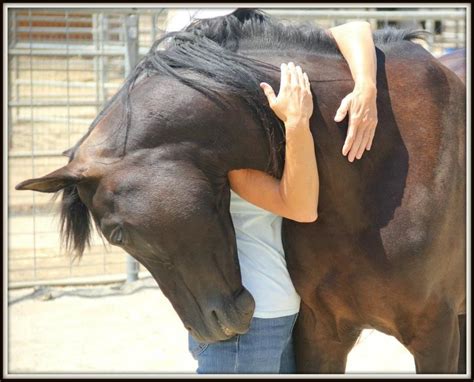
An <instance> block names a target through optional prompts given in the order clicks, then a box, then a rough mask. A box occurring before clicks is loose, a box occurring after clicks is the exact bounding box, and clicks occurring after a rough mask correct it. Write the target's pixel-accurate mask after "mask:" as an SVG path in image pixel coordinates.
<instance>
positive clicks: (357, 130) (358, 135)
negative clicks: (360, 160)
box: [347, 117, 365, 162]
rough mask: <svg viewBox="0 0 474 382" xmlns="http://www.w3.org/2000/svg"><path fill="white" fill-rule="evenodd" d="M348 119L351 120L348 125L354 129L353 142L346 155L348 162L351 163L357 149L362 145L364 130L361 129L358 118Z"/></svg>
mask: <svg viewBox="0 0 474 382" xmlns="http://www.w3.org/2000/svg"><path fill="white" fill-rule="evenodd" d="M349 118H351V119H352V121H351V122H350V124H352V125H353V129H354V141H353V143H352V145H351V148H350V150H349V153H348V154H347V158H348V159H349V162H353V161H354V159H355V157H356V154H357V152H358V151H359V147H360V145H361V144H362V138H363V137H364V133H365V130H363V129H361V127H360V120H359V119H358V118H352V117H349Z"/></svg>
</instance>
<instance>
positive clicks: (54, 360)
mask: <svg viewBox="0 0 474 382" xmlns="http://www.w3.org/2000/svg"><path fill="white" fill-rule="evenodd" d="M8 315H9V316H8V372H9V373H10V374H17V373H27V374H40V373H121V374H122V373H147V374H148V373H154V374H158V373H160V374H161V373H173V374H175V373H176V374H181V373H190V374H193V373H194V371H195V369H196V361H195V360H194V359H193V358H192V357H191V355H190V354H189V353H188V351H187V331H186V330H185V329H184V327H183V325H182V324H181V321H180V320H179V318H178V316H177V315H176V313H175V312H174V310H173V308H172V307H171V304H170V303H169V302H168V300H167V299H166V298H165V297H164V296H163V294H162V293H161V291H160V290H159V289H158V287H157V286H156V283H155V281H154V280H153V279H151V278H148V279H143V280H139V281H137V282H135V283H131V284H116V285H109V286H98V287H97V286H96V287H74V288H73V287H68V288H59V287H55V288H37V289H33V288H29V289H18V290H11V291H9V309H8ZM414 371H415V366H414V361H413V357H412V356H411V354H410V353H409V352H408V351H407V350H406V349H405V348H404V347H403V346H402V345H401V344H400V343H399V342H398V341H397V340H395V339H394V338H393V337H390V336H386V335H384V334H382V333H380V332H377V331H375V330H365V331H364V332H363V333H362V335H361V337H360V338H359V341H358V343H357V344H356V346H355V347H354V349H353V350H352V351H351V353H350V354H349V358H348V364H347V371H346V372H347V373H414Z"/></svg>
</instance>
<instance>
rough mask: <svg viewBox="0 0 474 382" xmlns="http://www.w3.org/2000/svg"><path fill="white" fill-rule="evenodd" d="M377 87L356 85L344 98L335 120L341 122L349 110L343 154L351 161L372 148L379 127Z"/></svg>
mask: <svg viewBox="0 0 474 382" xmlns="http://www.w3.org/2000/svg"><path fill="white" fill-rule="evenodd" d="M376 100H377V89H376V87H375V86H374V85H356V86H355V88H354V90H353V91H352V93H349V94H348V95H347V96H346V97H344V98H343V100H342V102H341V106H339V109H338V110H337V112H336V116H335V118H334V120H335V121H336V122H341V121H342V120H343V119H344V118H345V117H346V115H347V113H348V112H349V127H348V129H347V137H346V141H345V142H344V146H343V147H342V155H344V156H346V155H348V159H349V162H353V161H354V159H355V158H357V159H360V158H362V155H363V154H364V151H365V150H370V148H371V147H372V141H373V139H374V134H375V128H376V127H377V102H376Z"/></svg>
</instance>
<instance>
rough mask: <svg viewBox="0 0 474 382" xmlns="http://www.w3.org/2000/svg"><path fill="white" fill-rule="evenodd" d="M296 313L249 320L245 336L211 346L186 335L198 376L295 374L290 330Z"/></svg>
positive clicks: (238, 336) (237, 336) (241, 335)
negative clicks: (196, 362) (195, 361)
mask: <svg viewBox="0 0 474 382" xmlns="http://www.w3.org/2000/svg"><path fill="white" fill-rule="evenodd" d="M297 316H298V314H295V315H291V316H286V317H278V318H256V317H254V318H252V321H251V323H250V329H249V331H248V332H247V333H245V334H240V335H236V336H234V337H232V338H230V339H229V340H225V341H220V342H216V343H212V344H204V343H199V342H197V341H196V340H195V339H194V338H193V337H192V336H191V335H189V351H190V352H191V354H192V356H193V358H194V359H196V360H197V361H198V369H197V372H198V374H234V373H242V374H256V373H262V374H279V373H280V374H291V373H294V372H295V359H294V353H293V341H292V335H291V334H292V331H293V326H294V325H295V321H296V318H297Z"/></svg>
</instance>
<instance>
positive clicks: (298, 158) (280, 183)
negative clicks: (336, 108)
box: [228, 62, 319, 222]
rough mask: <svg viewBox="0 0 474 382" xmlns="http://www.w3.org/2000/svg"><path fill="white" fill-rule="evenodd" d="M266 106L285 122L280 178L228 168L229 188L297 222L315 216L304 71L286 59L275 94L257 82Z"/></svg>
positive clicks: (309, 105)
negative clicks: (282, 167)
mask: <svg viewBox="0 0 474 382" xmlns="http://www.w3.org/2000/svg"><path fill="white" fill-rule="evenodd" d="M261 87H262V89H263V90H264V92H265V95H266V96H267V98H268V101H269V104H270V107H271V108H272V110H273V111H274V112H275V113H276V115H277V116H278V118H280V119H281V120H282V121H283V122H284V123H285V129H286V143H285V144H286V146H285V148H286V151H285V167H284V169H283V175H282V178H281V180H278V179H276V178H274V177H272V176H270V175H268V174H266V173H264V172H262V171H258V170H252V169H242V170H232V171H229V173H228V177H229V182H230V186H231V188H232V190H234V191H235V192H236V193H237V194H239V195H240V196H241V197H242V198H243V199H245V200H247V201H248V202H250V203H252V204H254V205H256V206H258V207H260V208H263V209H265V210H267V211H270V212H272V213H274V214H276V215H280V216H283V217H286V218H288V219H292V220H296V221H299V222H313V221H315V220H316V219H317V216H318V215H317V208H318V199H319V176H318V168H317V163H316V154H315V151H314V143H313V136H312V134H311V131H310V129H309V118H310V117H311V114H312V113H313V100H312V95H311V90H310V84H309V80H308V76H307V75H306V73H303V72H302V69H301V68H300V67H299V66H296V67H295V65H294V64H293V63H292V62H290V63H289V64H288V66H287V65H285V64H282V66H281V83H280V91H279V94H278V97H276V96H275V93H274V91H273V89H272V88H271V86H270V85H268V84H266V83H262V84H261Z"/></svg>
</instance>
